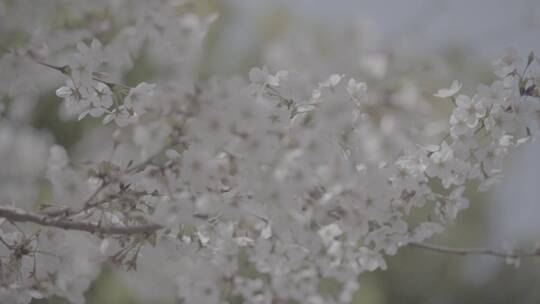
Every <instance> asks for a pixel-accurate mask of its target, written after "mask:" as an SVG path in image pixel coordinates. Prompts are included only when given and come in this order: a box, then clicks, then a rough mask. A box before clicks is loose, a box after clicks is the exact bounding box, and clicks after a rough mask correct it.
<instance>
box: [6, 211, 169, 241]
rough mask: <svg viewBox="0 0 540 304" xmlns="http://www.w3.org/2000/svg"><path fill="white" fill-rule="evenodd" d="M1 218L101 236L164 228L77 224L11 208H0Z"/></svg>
mask: <svg viewBox="0 0 540 304" xmlns="http://www.w3.org/2000/svg"><path fill="white" fill-rule="evenodd" d="M0 217H3V218H6V219H8V220H10V221H13V222H31V223H35V224H38V225H41V226H48V227H56V228H60V229H64V230H79V231H86V232H90V233H101V234H124V235H131V234H141V233H152V232H154V231H156V230H159V229H161V228H163V226H161V225H158V224H146V225H139V226H121V225H113V224H110V225H101V224H99V223H93V222H75V221H72V220H66V219H56V218H50V217H48V216H46V215H38V214H32V213H22V212H19V211H16V210H13V209H10V208H5V207H0Z"/></svg>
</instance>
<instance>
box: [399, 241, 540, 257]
mask: <svg viewBox="0 0 540 304" xmlns="http://www.w3.org/2000/svg"><path fill="white" fill-rule="evenodd" d="M409 246H411V247H415V248H421V249H427V250H431V251H435V252H440V253H447V254H454V255H463V256H465V255H488V256H494V257H498V258H505V259H507V258H513V259H519V258H533V257H540V249H537V250H534V251H519V250H513V251H508V252H506V251H499V250H494V249H490V248H456V247H447V246H441V245H435V244H429V243H410V244H409Z"/></svg>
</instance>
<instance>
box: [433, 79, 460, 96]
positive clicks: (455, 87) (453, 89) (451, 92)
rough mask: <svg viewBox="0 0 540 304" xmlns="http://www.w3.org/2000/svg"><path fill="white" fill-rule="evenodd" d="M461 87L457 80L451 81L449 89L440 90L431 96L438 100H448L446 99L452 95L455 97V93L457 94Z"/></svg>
mask: <svg viewBox="0 0 540 304" xmlns="http://www.w3.org/2000/svg"><path fill="white" fill-rule="evenodd" d="M462 86H463V85H462V84H461V83H460V82H459V81H457V80H454V81H452V84H451V85H450V88H448V89H440V90H439V91H437V93H435V94H433V95H434V96H436V97H440V98H448V97H452V96H454V95H456V93H457V92H459V90H460V89H461V87H462Z"/></svg>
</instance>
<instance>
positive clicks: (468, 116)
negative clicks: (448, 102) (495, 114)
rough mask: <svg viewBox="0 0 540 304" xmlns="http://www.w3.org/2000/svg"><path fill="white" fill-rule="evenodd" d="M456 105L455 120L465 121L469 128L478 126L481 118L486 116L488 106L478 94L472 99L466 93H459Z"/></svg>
mask: <svg viewBox="0 0 540 304" xmlns="http://www.w3.org/2000/svg"><path fill="white" fill-rule="evenodd" d="M456 105H457V107H456V108H455V109H454V113H453V114H452V116H455V118H454V121H464V122H465V123H466V124H467V126H468V127H469V128H476V126H477V125H478V121H479V119H480V118H483V117H484V116H486V112H487V110H486V107H485V106H484V104H483V103H482V102H480V101H479V100H478V98H477V97H476V96H475V97H473V98H472V99H471V98H469V97H468V96H466V95H459V96H458V97H457V99H456Z"/></svg>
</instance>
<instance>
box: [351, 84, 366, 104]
mask: <svg viewBox="0 0 540 304" xmlns="http://www.w3.org/2000/svg"><path fill="white" fill-rule="evenodd" d="M347 92H348V93H349V96H351V98H352V99H354V100H356V101H359V100H363V99H364V98H365V97H366V95H367V85H366V83H364V82H356V80H355V79H354V78H351V79H349V82H348V83H347Z"/></svg>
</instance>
